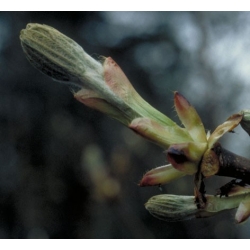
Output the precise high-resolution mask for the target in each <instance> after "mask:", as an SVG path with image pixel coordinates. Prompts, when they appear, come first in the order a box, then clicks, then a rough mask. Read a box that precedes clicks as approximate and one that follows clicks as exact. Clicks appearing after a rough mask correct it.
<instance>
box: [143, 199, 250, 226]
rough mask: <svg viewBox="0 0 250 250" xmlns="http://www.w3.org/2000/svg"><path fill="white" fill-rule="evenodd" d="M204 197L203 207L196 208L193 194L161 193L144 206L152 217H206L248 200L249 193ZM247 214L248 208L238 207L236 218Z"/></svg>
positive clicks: (166, 219)
mask: <svg viewBox="0 0 250 250" xmlns="http://www.w3.org/2000/svg"><path fill="white" fill-rule="evenodd" d="M206 199H207V202H206V205H205V208H204V209H198V208H197V205H196V204H195V198H194V196H181V195H172V194H162V195H156V196H153V197H151V198H150V199H149V200H148V202H147V203H146V204H145V207H146V209H147V210H148V211H149V213H150V214H152V215H153V216H154V217H156V218H158V219H160V220H164V221H169V222H175V221H181V220H187V219H192V218H206V217H210V216H213V215H216V214H217V213H219V212H221V211H224V210H228V209H234V208H237V207H239V205H240V204H241V202H242V201H243V200H244V201H247V202H248V199H249V194H240V195H235V196H231V197H222V198H220V197H215V196H213V195H207V196H206ZM247 205H248V204H247ZM247 216H249V212H248V210H247V209H246V208H245V207H244V208H243V209H242V208H240V209H239V210H238V212H237V216H236V220H237V221H238V222H242V221H243V220H244V219H245V217H247Z"/></svg>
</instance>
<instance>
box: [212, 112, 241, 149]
mask: <svg viewBox="0 0 250 250" xmlns="http://www.w3.org/2000/svg"><path fill="white" fill-rule="evenodd" d="M242 117H243V115H242V114H234V115H231V116H230V117H229V118H228V119H227V120H226V121H225V122H224V123H222V124H221V125H219V126H218V127H217V128H216V129H215V131H214V132H213V133H212V134H211V135H210V137H209V138H208V148H212V147H213V146H214V144H215V143H216V142H217V141H218V140H219V139H220V138H221V137H222V136H223V135H224V134H225V133H227V132H231V131H233V129H234V128H235V127H237V126H238V125H239V123H240V121H241V120H242Z"/></svg>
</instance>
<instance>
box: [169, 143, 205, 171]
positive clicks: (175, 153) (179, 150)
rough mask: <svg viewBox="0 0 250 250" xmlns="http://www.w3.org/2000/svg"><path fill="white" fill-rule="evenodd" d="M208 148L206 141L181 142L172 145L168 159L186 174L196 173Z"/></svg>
mask: <svg viewBox="0 0 250 250" xmlns="http://www.w3.org/2000/svg"><path fill="white" fill-rule="evenodd" d="M205 149H206V143H198V142H197V143H195V142H188V143H180V144H173V145H171V146H170V147H169V148H168V150H167V151H166V153H167V159H168V161H169V162H170V163H171V164H172V165H173V167H174V168H176V169H177V170H179V171H182V172H184V173H185V174H194V173H196V172H197V171H198V165H199V163H200V160H201V157H202V155H203V153H204V151H205Z"/></svg>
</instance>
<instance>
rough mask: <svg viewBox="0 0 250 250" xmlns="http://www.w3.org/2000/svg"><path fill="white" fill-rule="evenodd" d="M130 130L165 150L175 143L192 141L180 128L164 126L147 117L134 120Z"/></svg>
mask: <svg viewBox="0 0 250 250" xmlns="http://www.w3.org/2000/svg"><path fill="white" fill-rule="evenodd" d="M129 128H130V129H132V130H134V131H135V132H136V133H137V134H140V135H141V136H143V137H144V138H146V139H148V140H150V141H152V142H154V143H156V144H158V145H160V146H162V147H163V148H168V147H169V146H170V145H171V144H173V143H178V142H188V141H190V140H192V139H191V138H190V136H189V134H188V133H187V131H186V130H184V129H182V128H180V127H178V126H163V125H161V124H159V123H157V122H156V121H154V120H151V119H149V118H146V117H144V118H136V119H134V120H133V121H132V122H131V124H130V125H129Z"/></svg>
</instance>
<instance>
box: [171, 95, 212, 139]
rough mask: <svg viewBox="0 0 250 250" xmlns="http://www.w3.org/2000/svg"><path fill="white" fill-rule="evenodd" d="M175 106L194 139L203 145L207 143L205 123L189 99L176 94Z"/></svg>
mask: <svg viewBox="0 0 250 250" xmlns="http://www.w3.org/2000/svg"><path fill="white" fill-rule="evenodd" d="M174 104H175V109H176V112H177V114H178V116H179V118H180V120H181V122H182V123H183V125H184V126H185V128H186V129H187V130H188V132H189V134H190V135H191V137H192V139H193V140H194V141H197V142H201V143H203V142H207V137H206V132H205V129H204V126H203V123H202V121H201V119H200V117H199V115H198V113H197V112H196V110H195V108H194V107H193V106H191V104H190V103H189V102H188V101H187V99H186V98H185V97H184V96H183V95H181V94H180V93H178V92H175V94H174Z"/></svg>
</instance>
